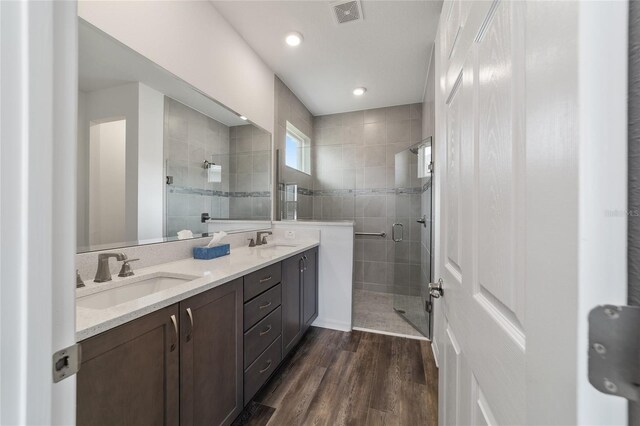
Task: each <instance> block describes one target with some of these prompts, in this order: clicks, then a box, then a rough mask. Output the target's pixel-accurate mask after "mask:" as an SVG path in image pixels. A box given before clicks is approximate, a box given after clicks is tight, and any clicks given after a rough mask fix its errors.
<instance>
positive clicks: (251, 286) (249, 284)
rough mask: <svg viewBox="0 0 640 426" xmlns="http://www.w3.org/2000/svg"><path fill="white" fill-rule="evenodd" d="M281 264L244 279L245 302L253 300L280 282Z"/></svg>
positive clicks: (256, 272)
mask: <svg viewBox="0 0 640 426" xmlns="http://www.w3.org/2000/svg"><path fill="white" fill-rule="evenodd" d="M280 275H281V271H280V263H279V262H278V263H276V264H273V265H271V266H267V267H266V268H262V269H260V270H259V271H255V272H252V273H250V274H249V275H246V276H245V277H244V301H245V302H246V301H247V300H249V299H253V298H254V297H256V296H257V295H259V294H260V293H263V292H264V291H265V290H268V289H270V288H271V287H273V286H274V285H276V284H278V283H279V282H280Z"/></svg>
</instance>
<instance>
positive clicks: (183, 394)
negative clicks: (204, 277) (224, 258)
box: [180, 278, 243, 425]
mask: <svg viewBox="0 0 640 426" xmlns="http://www.w3.org/2000/svg"><path fill="white" fill-rule="evenodd" d="M242 308H243V291H242V279H241V278H240V279H237V280H235V281H232V282H230V283H228V284H224V285H222V286H220V287H216V288H214V289H211V290H208V291H206V292H204V293H201V294H198V295H196V296H193V297H191V298H189V299H186V300H184V301H182V302H180V329H181V331H180V367H181V369H180V373H181V374H180V424H183V425H203V424H207V425H226V424H230V423H231V422H232V421H233V420H234V419H235V418H236V417H237V416H238V414H240V412H241V411H242V407H243V391H242V383H243V368H242V362H243V360H242V358H243V357H242V354H243V333H242V332H243V327H242ZM212 401H215V403H212Z"/></svg>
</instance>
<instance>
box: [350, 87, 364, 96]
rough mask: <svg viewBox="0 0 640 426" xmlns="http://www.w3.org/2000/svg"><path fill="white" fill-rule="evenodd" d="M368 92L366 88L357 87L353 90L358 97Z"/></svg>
mask: <svg viewBox="0 0 640 426" xmlns="http://www.w3.org/2000/svg"><path fill="white" fill-rule="evenodd" d="M366 91H367V88H366V87H357V88H355V89H353V94H354V95H356V96H362V95H364V92H366Z"/></svg>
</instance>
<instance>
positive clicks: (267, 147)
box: [223, 124, 271, 220]
mask: <svg viewBox="0 0 640 426" xmlns="http://www.w3.org/2000/svg"><path fill="white" fill-rule="evenodd" d="M229 135H230V138H231V139H230V140H231V143H230V151H231V156H230V157H229V169H228V170H229V171H230V176H229V216H228V217H232V218H234V219H252V220H270V219H271V192H270V191H271V135H270V134H269V133H268V132H266V131H264V130H262V129H260V128H258V127H256V126H254V125H252V124H247V125H245V126H233V127H230V128H229ZM223 170H224V167H223Z"/></svg>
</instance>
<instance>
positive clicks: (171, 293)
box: [76, 241, 320, 341]
mask: <svg viewBox="0 0 640 426" xmlns="http://www.w3.org/2000/svg"><path fill="white" fill-rule="evenodd" d="M278 243H282V244H295V245H296V246H295V247H286V246H279V247H276V248H273V246H275V245H278ZM319 244H320V243H319V241H295V242H293V241H282V242H279V241H275V242H270V243H269V245H267V246H264V247H251V248H250V247H237V248H233V249H231V254H230V255H228V256H223V257H220V258H217V259H212V260H196V259H184V260H178V261H175V262H170V263H165V264H161V265H155V266H151V267H148V268H143V269H139V270H136V271H135V273H136V275H135V277H138V279H140V278H141V277H144V276H146V275H151V274H154V273H157V272H167V273H171V274H177V275H185V276H197V277H198V278H197V279H195V280H193V281H189V282H185V283H183V284H179V285H176V286H175V287H172V288H169V289H167V290H163V291H159V292H157V293H153V294H150V295H148V296H145V297H142V298H139V299H135V300H132V301H130V302H126V303H123V304H120V305H117V306H114V307H111V308H108V309H89V308H83V307H79V306H78V307H76V341H81V340H84V339H86V338H88V337H91V336H95V335H97V334H100V333H102V332H104V331H106V330H109V329H111V328H114V327H117V326H119V325H122V324H124V323H126V322H129V321H131V320H133V319H136V318H140V317H142V316H144V315H146V314H148V313H150V312H153V311H156V310H158V309H162V308H164V307H166V306H169V305H172V304H174V303H177V302H180V301H181V300H184V299H186V298H188V297H191V296H194V295H196V294H199V293H202V292H203V291H206V290H209V289H212V288H214V287H217V286H219V285H222V284H224V283H228V282H229V281H232V280H234V279H236V278H239V277H242V276H244V275H247V274H249V273H251V272H253V271H257V270H258V269H261V268H264V267H265V266H268V265H271V264H274V263H277V262H280V261H281V260H284V259H287V258H289V257H291V256H293V255H296V254H298V253H301V252H303V251H306V250H308V249H310V248H312V247H316V246H318V245H319ZM270 247H271V249H270ZM132 278H133V277H128V278H119V277H117V276H113V280H112V281H109V282H108V283H103V284H97V283H94V282H90V283H87V286H86V287H84V288H80V289H78V290H77V291H76V297H83V296H87V295H89V294H94V293H97V292H100V291H103V290H106V289H108V288H112V287H117V286H119V285H123V283H129V282H131V280H132Z"/></svg>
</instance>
